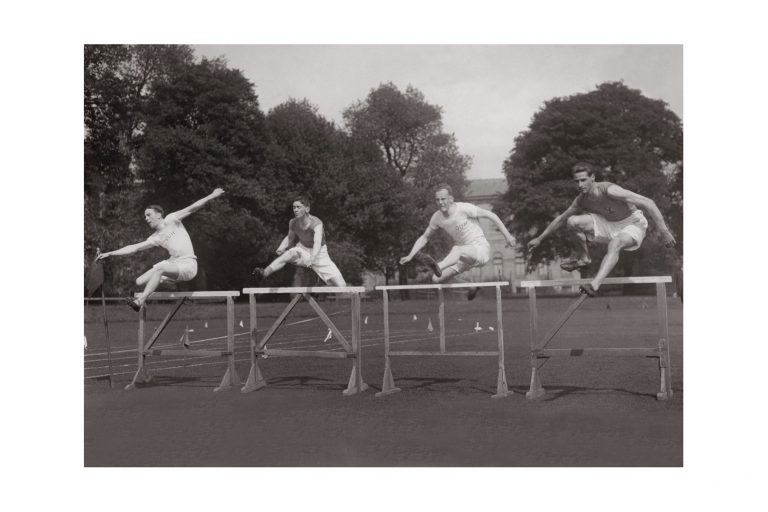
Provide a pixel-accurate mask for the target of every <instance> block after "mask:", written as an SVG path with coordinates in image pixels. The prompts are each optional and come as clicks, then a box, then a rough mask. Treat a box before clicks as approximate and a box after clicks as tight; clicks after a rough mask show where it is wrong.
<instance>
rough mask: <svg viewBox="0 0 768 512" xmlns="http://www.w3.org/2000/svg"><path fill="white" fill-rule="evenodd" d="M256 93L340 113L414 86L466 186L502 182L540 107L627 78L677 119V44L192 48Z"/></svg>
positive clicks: (335, 116)
mask: <svg viewBox="0 0 768 512" xmlns="http://www.w3.org/2000/svg"><path fill="white" fill-rule="evenodd" d="M194 48H195V52H196V54H197V55H198V56H205V57H219V56H223V57H225V58H226V59H227V61H228V63H229V67H231V68H237V69H240V70H242V72H243V73H244V74H245V76H246V77H247V78H248V79H249V80H251V81H252V82H253V83H254V85H255V86H256V94H257V95H258V96H259V102H260V105H261V108H262V109H263V110H264V112H267V111H269V109H271V108H272V107H275V106H276V105H279V104H280V103H282V102H284V101H286V100H288V99H289V98H296V99H303V98H306V99H307V100H309V101H310V102H311V103H312V104H314V105H315V106H317V107H318V111H319V113H320V114H321V115H322V116H323V117H325V118H326V119H329V120H332V121H335V122H336V123H337V125H339V126H342V125H343V121H342V118H341V113H342V111H343V110H344V109H345V108H347V107H348V106H349V105H351V104H352V103H353V102H355V101H357V100H362V99H364V98H365V97H366V96H367V95H368V93H369V92H370V90H371V89H373V88H376V87H377V86H378V85H379V84H380V83H383V82H390V81H391V82H393V83H394V84H395V85H397V86H398V87H399V88H400V89H401V90H404V89H405V87H406V86H407V85H408V84H410V85H413V86H414V87H416V88H417V89H419V90H420V91H421V92H422V93H424V96H425V98H426V100H427V101H428V102H429V103H431V104H436V105H439V106H441V107H442V108H443V124H444V128H445V131H446V132H449V133H454V134H455V135H456V138H457V141H458V144H459V148H460V150H461V152H462V153H464V154H467V155H470V156H471V157H472V158H473V164H472V167H471V169H470V171H469V173H468V177H469V178H470V179H477V178H501V177H503V173H502V170H501V169H502V163H503V161H504V159H505V158H507V156H508V155H509V152H510V150H511V149H512V147H513V143H514V138H515V136H516V135H518V134H519V133H520V132H521V131H523V130H525V129H526V128H527V127H528V124H529V123H530V120H531V117H532V116H533V114H534V113H536V112H537V111H538V110H539V109H540V108H541V106H542V105H543V103H544V102H545V101H547V100H549V99H551V98H553V97H556V96H568V95H571V94H576V93H583V92H588V91H591V90H593V89H594V88H595V86H596V85H597V84H600V83H602V82H605V81H619V80H621V81H623V82H624V83H625V84H626V85H627V86H629V87H631V88H633V89H639V90H640V91H641V92H642V93H643V94H644V95H645V96H647V97H649V98H653V99H660V100H663V101H665V102H667V104H668V105H669V107H670V109H671V110H672V111H674V112H675V113H677V114H678V115H679V116H680V117H681V118H682V117H683V47H682V45H589V46H588V45H198V46H194Z"/></svg>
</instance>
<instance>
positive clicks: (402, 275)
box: [397, 267, 411, 300]
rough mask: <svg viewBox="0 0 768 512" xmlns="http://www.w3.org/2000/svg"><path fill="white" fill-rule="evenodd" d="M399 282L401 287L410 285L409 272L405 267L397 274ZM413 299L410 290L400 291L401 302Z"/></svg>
mask: <svg viewBox="0 0 768 512" xmlns="http://www.w3.org/2000/svg"><path fill="white" fill-rule="evenodd" d="M397 277H398V279H397V282H398V284H401V285H406V284H408V271H407V270H406V269H405V267H400V269H399V270H398V272H397ZM410 298H411V294H410V291H409V290H400V300H408V299H410Z"/></svg>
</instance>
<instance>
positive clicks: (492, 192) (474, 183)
mask: <svg viewBox="0 0 768 512" xmlns="http://www.w3.org/2000/svg"><path fill="white" fill-rule="evenodd" d="M506 191H507V180H506V178H491V179H483V180H469V186H468V187H467V191H466V193H465V194H464V197H465V198H466V199H467V200H468V201H469V200H475V201H476V200H479V199H492V198H495V197H496V196H498V195H501V194H503V193H504V192H506Z"/></svg>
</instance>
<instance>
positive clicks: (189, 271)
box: [99, 188, 224, 311]
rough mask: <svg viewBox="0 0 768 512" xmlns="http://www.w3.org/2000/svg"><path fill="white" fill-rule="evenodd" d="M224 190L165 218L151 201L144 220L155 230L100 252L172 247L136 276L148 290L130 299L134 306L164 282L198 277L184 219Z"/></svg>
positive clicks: (138, 306)
mask: <svg viewBox="0 0 768 512" xmlns="http://www.w3.org/2000/svg"><path fill="white" fill-rule="evenodd" d="M223 193H224V191H223V190H222V189H220V188H217V189H216V190H214V191H213V192H212V193H211V194H210V195H208V196H206V197H204V198H202V199H200V200H199V201H197V202H195V203H193V204H191V205H189V206H187V207H186V208H184V209H183V210H179V211H177V212H173V213H169V214H168V215H166V216H165V218H163V209H162V208H161V207H160V206H157V205H150V206H148V207H147V209H146V210H144V220H145V221H146V222H147V224H149V226H150V227H151V228H152V229H154V230H155V232H154V233H153V234H152V235H151V236H150V237H149V238H147V239H146V240H145V241H143V242H139V243H137V244H133V245H126V246H125V247H123V248H122V249H117V250H115V251H111V252H104V253H101V254H100V255H99V259H104V258H108V257H110V256H126V255H128V254H133V253H135V252H138V251H143V250H146V249H150V248H152V247H162V248H163V249H165V250H166V251H168V255H169V256H170V257H169V258H168V259H167V260H163V261H161V262H159V263H156V264H155V265H154V266H153V267H152V268H151V269H149V270H147V271H146V272H145V273H143V274H142V275H141V276H139V277H138V278H137V279H136V285H138V286H144V291H142V292H141V295H139V296H138V297H137V298H135V299H134V298H132V297H128V298H127V299H126V301H127V303H128V305H129V306H130V307H131V308H133V309H134V310H135V311H139V309H141V305H142V304H144V302H145V301H146V300H147V297H149V295H150V294H151V293H152V292H154V291H155V290H156V289H157V287H158V285H159V284H160V283H161V282H162V283H164V282H177V281H191V280H192V279H194V278H195V276H196V275H197V257H196V256H195V251H194V248H193V247H192V240H190V238H189V233H187V230H186V228H185V227H184V224H182V223H181V221H182V220H183V219H185V218H186V217H187V216H189V215H190V214H192V213H194V212H196V211H197V210H199V209H200V208H202V207H203V206H204V205H205V204H206V203H207V202H208V201H210V200H211V199H215V198H217V197H219V196H220V195H222V194H223Z"/></svg>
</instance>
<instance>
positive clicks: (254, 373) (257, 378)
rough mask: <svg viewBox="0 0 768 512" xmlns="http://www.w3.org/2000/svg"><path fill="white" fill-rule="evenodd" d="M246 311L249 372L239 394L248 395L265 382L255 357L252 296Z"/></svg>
mask: <svg viewBox="0 0 768 512" xmlns="http://www.w3.org/2000/svg"><path fill="white" fill-rule="evenodd" d="M248 310H249V315H250V327H251V337H250V341H249V345H250V351H251V370H250V371H249V372H248V379H247V380H246V381H245V386H243V387H242V388H241V389H240V392H241V393H250V392H251V391H256V390H258V389H261V388H263V387H265V386H266V385H267V382H266V381H265V380H264V377H263V376H262V375H261V370H260V369H259V358H258V357H257V356H256V343H257V338H256V332H257V330H256V326H257V318H256V296H255V295H253V294H249V295H248Z"/></svg>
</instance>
